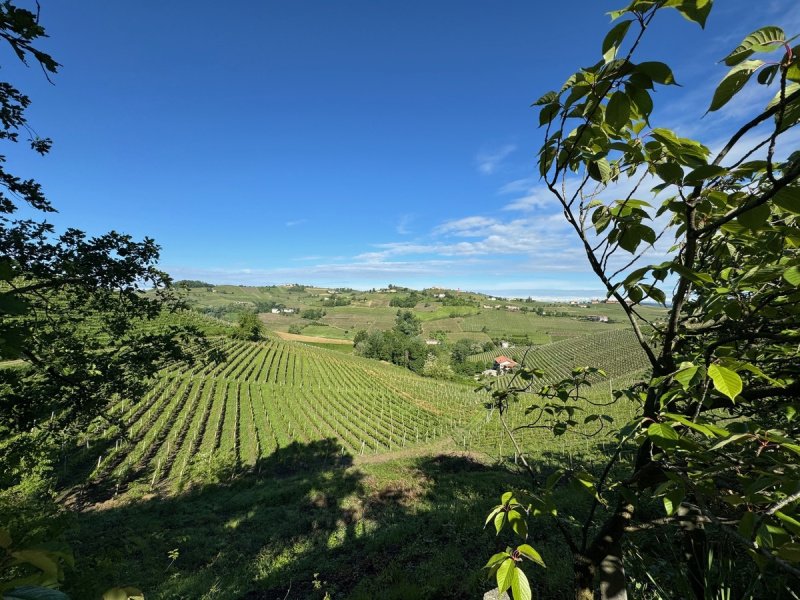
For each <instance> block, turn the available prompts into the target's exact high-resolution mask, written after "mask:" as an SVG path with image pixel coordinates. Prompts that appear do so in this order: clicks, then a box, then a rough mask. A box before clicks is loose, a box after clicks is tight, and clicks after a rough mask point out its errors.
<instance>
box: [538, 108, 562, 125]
mask: <svg viewBox="0 0 800 600" xmlns="http://www.w3.org/2000/svg"><path fill="white" fill-rule="evenodd" d="M560 109H561V105H560V104H559V103H558V102H554V103H553V104H547V105H545V106H544V107H543V108H542V110H541V111H539V126H540V127H541V126H542V125H546V124H547V123H550V122H551V121H552V120H553V119H554V118H555V117H556V115H557V114H558V111H559V110H560Z"/></svg>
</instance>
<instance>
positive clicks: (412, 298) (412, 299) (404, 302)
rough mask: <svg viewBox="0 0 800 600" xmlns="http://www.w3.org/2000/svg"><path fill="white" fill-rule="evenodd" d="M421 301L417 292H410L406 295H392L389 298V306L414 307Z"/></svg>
mask: <svg viewBox="0 0 800 600" xmlns="http://www.w3.org/2000/svg"><path fill="white" fill-rule="evenodd" d="M421 301H422V296H421V295H420V294H419V293H417V292H413V291H412V292H411V293H410V294H409V295H408V296H394V297H393V298H392V299H391V300H389V306H393V307H398V308H414V307H415V306H416V305H417V303H419V302H421Z"/></svg>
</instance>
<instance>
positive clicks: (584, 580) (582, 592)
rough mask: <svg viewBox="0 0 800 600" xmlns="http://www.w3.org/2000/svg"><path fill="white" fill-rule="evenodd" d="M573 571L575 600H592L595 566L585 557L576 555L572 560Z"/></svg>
mask: <svg viewBox="0 0 800 600" xmlns="http://www.w3.org/2000/svg"><path fill="white" fill-rule="evenodd" d="M573 569H574V571H575V600H594V575H595V566H594V564H592V561H591V559H589V557H587V556H583V555H580V554H578V555H576V556H575V557H574V559H573Z"/></svg>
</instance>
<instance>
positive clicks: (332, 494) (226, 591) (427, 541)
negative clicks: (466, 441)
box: [66, 439, 557, 600]
mask: <svg viewBox="0 0 800 600" xmlns="http://www.w3.org/2000/svg"><path fill="white" fill-rule="evenodd" d="M340 451H341V446H340V444H339V443H338V442H337V441H335V440H332V439H328V440H322V441H317V442H311V443H308V444H298V443H294V444H292V445H290V446H288V447H285V448H281V449H279V450H277V451H276V452H275V453H273V454H272V455H270V456H268V457H266V458H264V459H262V460H261V461H260V462H259V464H257V465H256V467H255V468H254V469H253V470H252V471H249V472H247V473H243V474H240V475H239V476H237V477H236V478H235V479H234V480H233V481H231V482H230V483H227V484H214V485H201V486H196V487H194V488H193V489H191V490H189V491H187V492H185V493H183V494H181V495H176V496H167V497H152V498H144V499H141V500H136V501H131V502H128V503H125V504H122V503H120V504H119V505H117V506H113V505H112V506H108V505H106V507H104V508H103V509H102V510H100V509H97V510H89V511H86V512H84V513H81V514H80V515H79V516H78V529H77V531H76V532H75V534H74V536H73V537H72V540H71V543H72V547H73V549H74V551H75V554H76V561H77V571H76V572H74V573H73V574H71V575H70V576H69V577H68V581H67V586H66V591H67V592H68V593H70V594H71V597H72V598H98V597H99V596H100V594H101V592H102V590H104V589H106V588H108V587H110V586H112V585H134V586H137V587H140V588H141V589H142V590H143V591H144V593H145V597H146V598H147V599H148V600H153V599H156V598H161V599H167V598H169V599H177V598H192V599H195V598H197V599H199V598H226V599H227V598H230V599H233V598H247V599H249V600H256V599H272V598H277V599H282V598H319V599H322V598H324V597H325V594H326V592H327V593H330V594H331V597H332V598H334V599H338V598H358V599H361V598H364V599H366V598H383V599H388V600H390V599H392V598H396V599H401V598H437V599H438V598H472V597H481V596H482V594H483V592H484V591H485V590H487V589H488V588H489V586H488V585H487V583H486V581H485V579H484V577H483V573H482V572H481V567H482V566H483V564H484V563H485V561H486V559H487V558H488V556H489V555H490V554H491V553H492V552H494V551H495V548H497V547H498V546H499V545H500V542H499V541H498V540H496V539H495V536H494V531H491V532H490V531H484V530H483V529H482V526H483V521H484V518H485V516H486V514H487V513H488V511H489V509H490V508H491V506H492V505H493V504H495V503H496V502H497V499H498V498H499V495H500V493H501V492H502V491H504V490H505V489H508V488H509V486H510V485H513V482H512V479H513V475H510V474H509V472H508V471H506V470H504V469H498V468H494V467H491V466H487V465H484V464H482V463H481V462H478V461H476V460H474V459H472V458H470V457H467V456H455V455H441V456H435V457H422V458H414V459H405V460H396V461H392V462H387V463H376V464H365V465H359V466H353V459H352V457H350V456H348V455H344V456H342V455H341V453H340ZM534 537H543V538H544V534H542V536H534ZM542 543H545V544H546V543H547V542H546V540H544V539H543V540H542ZM554 551H555V550H554ZM173 558H174V560H173ZM552 597H557V596H552Z"/></svg>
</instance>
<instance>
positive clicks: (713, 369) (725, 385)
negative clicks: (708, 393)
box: [708, 364, 742, 400]
mask: <svg viewBox="0 0 800 600" xmlns="http://www.w3.org/2000/svg"><path fill="white" fill-rule="evenodd" d="M708 376H709V377H711V381H712V382H713V383H714V389H715V390H717V391H718V392H720V393H721V394H724V395H725V396H727V397H728V398H730V399H731V400H734V399H736V396H738V395H739V394H741V393H742V378H741V377H739V374H738V373H736V371H731V370H730V369H727V368H725V367H721V366H720V365H717V364H713V365H709V367H708Z"/></svg>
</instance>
